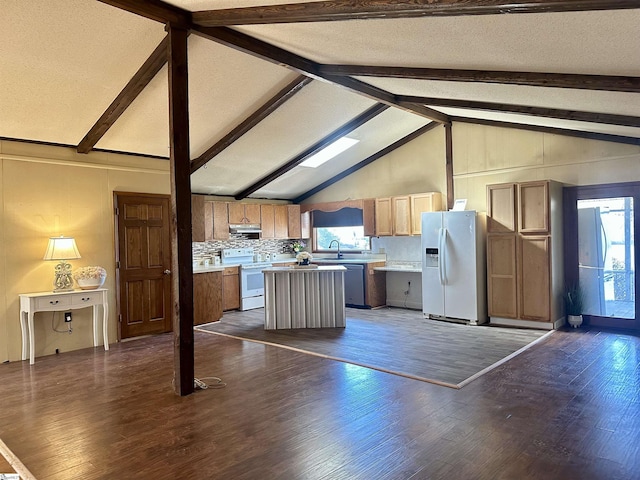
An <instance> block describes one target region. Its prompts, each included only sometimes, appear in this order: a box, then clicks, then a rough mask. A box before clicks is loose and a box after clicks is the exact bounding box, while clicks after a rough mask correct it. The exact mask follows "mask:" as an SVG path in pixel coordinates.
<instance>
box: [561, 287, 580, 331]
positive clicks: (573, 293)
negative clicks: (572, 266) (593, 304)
mask: <svg viewBox="0 0 640 480" xmlns="http://www.w3.org/2000/svg"><path fill="white" fill-rule="evenodd" d="M564 306H565V309H566V313H567V321H568V322H569V325H571V326H572V327H573V328H578V327H579V326H580V325H582V310H583V306H584V293H583V292H582V290H581V289H580V284H578V283H576V284H574V285H572V286H570V287H568V288H567V289H566V290H565V293H564Z"/></svg>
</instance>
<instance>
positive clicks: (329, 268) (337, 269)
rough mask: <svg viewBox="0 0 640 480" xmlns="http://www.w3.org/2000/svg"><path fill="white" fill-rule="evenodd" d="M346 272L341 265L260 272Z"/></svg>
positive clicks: (281, 268) (273, 269)
mask: <svg viewBox="0 0 640 480" xmlns="http://www.w3.org/2000/svg"><path fill="white" fill-rule="evenodd" d="M344 270H346V268H345V267H343V266H342V265H319V266H318V267H316V268H314V267H307V268H304V267H303V268H296V267H271V268H265V269H264V270H262V271H263V272H264V273H300V272H311V273H314V272H317V273H320V272H340V271H344Z"/></svg>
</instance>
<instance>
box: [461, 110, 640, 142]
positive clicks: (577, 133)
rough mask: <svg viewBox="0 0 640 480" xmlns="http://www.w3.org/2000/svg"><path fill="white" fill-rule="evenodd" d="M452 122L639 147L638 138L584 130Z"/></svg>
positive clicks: (475, 120) (479, 121)
mask: <svg viewBox="0 0 640 480" xmlns="http://www.w3.org/2000/svg"><path fill="white" fill-rule="evenodd" d="M451 121H452V122H461V123H472V124H475V125H487V126H490V127H498V128H515V129H516V130H528V131H530V132H541V133H550V134H553V135H564V136H565V137H577V138H585V139H587V140H598V141H601V142H613V143H623V144H626V145H640V138H636V137H627V136H624V135H611V134H609V133H598V132H586V131H584V130H572V129H569V128H558V127H547V126H543V125H528V124H524V123H515V122H502V121H498V120H486V119H483V118H469V117H456V116H452V117H451Z"/></svg>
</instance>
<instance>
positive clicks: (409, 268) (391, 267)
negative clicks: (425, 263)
mask: <svg viewBox="0 0 640 480" xmlns="http://www.w3.org/2000/svg"><path fill="white" fill-rule="evenodd" d="M373 269H374V270H381V271H383V272H405V273H422V264H421V263H420V262H388V263H387V264H386V265H385V266H384V267H373Z"/></svg>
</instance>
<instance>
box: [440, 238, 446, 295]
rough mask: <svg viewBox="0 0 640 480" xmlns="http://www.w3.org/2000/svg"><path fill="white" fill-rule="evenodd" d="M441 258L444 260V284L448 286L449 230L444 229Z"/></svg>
mask: <svg viewBox="0 0 640 480" xmlns="http://www.w3.org/2000/svg"><path fill="white" fill-rule="evenodd" d="M440 258H442V284H443V285H446V284H447V229H446V228H443V229H442V247H441V249H440Z"/></svg>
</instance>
